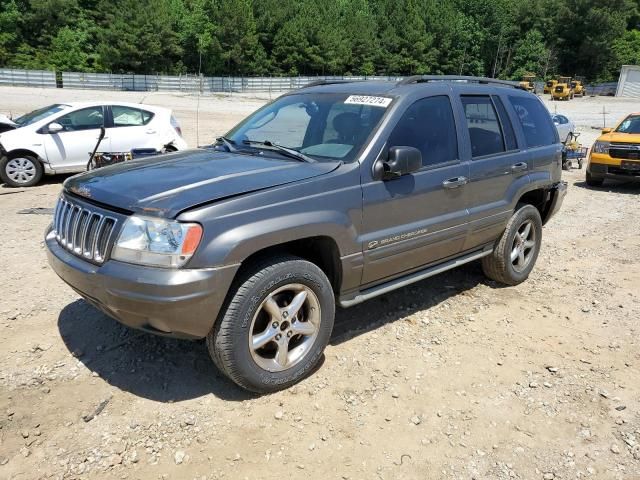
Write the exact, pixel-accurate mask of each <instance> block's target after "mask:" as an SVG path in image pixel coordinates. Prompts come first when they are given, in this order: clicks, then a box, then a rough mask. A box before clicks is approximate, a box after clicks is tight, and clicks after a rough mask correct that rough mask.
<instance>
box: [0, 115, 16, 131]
mask: <svg viewBox="0 0 640 480" xmlns="http://www.w3.org/2000/svg"><path fill="white" fill-rule="evenodd" d="M0 123H3V124H5V125H11V126H12V127H16V128H18V124H17V123H16V122H14V121H13V120H11V119H10V118H9V117H7V116H6V115H2V114H1V113H0Z"/></svg>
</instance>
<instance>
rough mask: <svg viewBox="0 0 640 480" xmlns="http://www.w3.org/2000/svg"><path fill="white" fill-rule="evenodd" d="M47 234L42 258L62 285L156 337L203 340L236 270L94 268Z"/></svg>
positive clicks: (121, 264) (113, 265)
mask: <svg viewBox="0 0 640 480" xmlns="http://www.w3.org/2000/svg"><path fill="white" fill-rule="evenodd" d="M49 230H50V229H49ZM49 230H48V231H47V235H46V238H45V244H46V247H47V257H48V260H49V264H50V265H51V267H52V268H53V270H54V271H55V272H56V274H58V276H59V277H60V278H61V279H62V280H64V281H65V282H66V283H67V284H68V285H69V286H71V288H73V289H74V290H75V291H76V292H78V293H79V294H80V295H81V296H82V297H83V298H84V299H85V300H87V301H88V302H89V303H91V304H92V305H93V306H95V307H97V308H99V309H100V310H102V311H103V312H105V313H106V314H107V315H109V316H111V317H113V318H115V319H116V320H117V321H119V322H120V323H122V324H124V325H127V326H129V327H133V328H137V329H141V330H145V331H148V332H151V333H155V334H159V335H165V336H172V337H180V338H202V337H205V336H206V335H207V333H209V331H210V330H211V328H212V327H213V324H214V322H215V320H216V318H217V316H218V312H219V311H220V308H221V306H222V304H223V302H224V299H225V297H226V294H227V291H228V289H229V287H230V286H231V282H232V281H233V278H234V276H235V274H236V272H237V270H238V268H239V265H231V266H225V267H219V268H210V269H191V270H190V269H163V268H154V267H145V266H140V265H132V264H128V263H124V262H118V261H115V260H108V261H107V262H105V263H104V264H103V265H101V266H97V265H93V264H91V263H88V262H86V261H84V260H82V259H81V258H78V257H76V256H75V255H72V254H71V253H69V252H68V251H67V250H65V249H63V248H62V247H61V246H60V245H58V242H57V241H56V239H55V238H54V237H53V235H49Z"/></svg>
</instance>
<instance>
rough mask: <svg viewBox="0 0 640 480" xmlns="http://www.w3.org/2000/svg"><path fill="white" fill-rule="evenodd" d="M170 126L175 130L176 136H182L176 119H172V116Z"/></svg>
mask: <svg viewBox="0 0 640 480" xmlns="http://www.w3.org/2000/svg"><path fill="white" fill-rule="evenodd" d="M171 126H172V127H173V128H174V129H175V131H176V132H178V135H180V136H182V129H181V128H180V124H179V123H178V120H176V117H174V116H173V115H171Z"/></svg>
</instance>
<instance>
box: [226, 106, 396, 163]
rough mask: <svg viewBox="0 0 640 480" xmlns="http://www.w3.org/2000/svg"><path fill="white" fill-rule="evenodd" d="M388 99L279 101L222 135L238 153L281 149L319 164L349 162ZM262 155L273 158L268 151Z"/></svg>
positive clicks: (383, 109)
mask: <svg viewBox="0 0 640 480" xmlns="http://www.w3.org/2000/svg"><path fill="white" fill-rule="evenodd" d="M391 101H392V99H391V98H389V97H381V96H362V95H348V94H334V93H307V94H304V93H301V94H295V95H287V96H284V97H281V98H279V99H277V100H276V101H274V102H273V103H270V104H268V105H266V106H265V107H263V108H262V109H260V110H258V111H257V112H256V113H254V114H253V115H251V116H249V117H248V118H247V119H245V120H244V121H243V122H241V123H240V124H239V125H238V126H236V127H235V128H234V129H233V130H231V131H230V132H229V133H228V134H227V135H226V137H225V138H226V139H228V140H230V141H231V142H233V144H234V145H236V146H237V147H238V149H240V150H244V149H245V148H254V149H260V146H259V145H257V144H256V142H268V143H270V144H273V145H279V146H283V147H287V148H289V149H292V150H296V151H298V152H300V153H303V154H304V155H306V156H308V157H311V158H313V159H315V160H319V161H323V160H325V161H330V160H342V161H345V162H348V161H351V160H353V159H354V158H355V156H356V155H357V153H358V152H359V151H360V149H361V148H362V145H363V144H364V142H365V141H366V140H367V138H368V137H369V135H370V134H371V132H373V130H374V129H375V128H376V126H377V125H378V123H379V122H380V119H381V118H382V116H383V115H384V112H385V111H386V109H387V107H388V106H389V104H390V103H391ZM265 154H276V155H278V153H277V152H274V151H268V152H265Z"/></svg>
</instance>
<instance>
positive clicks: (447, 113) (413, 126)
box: [389, 95, 458, 167]
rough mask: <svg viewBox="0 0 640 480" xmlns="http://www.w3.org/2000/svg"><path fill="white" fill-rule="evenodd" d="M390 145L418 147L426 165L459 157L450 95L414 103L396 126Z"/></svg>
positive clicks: (390, 138)
mask: <svg viewBox="0 0 640 480" xmlns="http://www.w3.org/2000/svg"><path fill="white" fill-rule="evenodd" d="M389 146H390V147H399V146H406V147H414V148H417V149H418V150H420V152H421V153H422V165H423V166H429V167H431V166H433V165H438V164H440V163H446V162H451V161H453V160H457V159H458V139H457V135H456V124H455V121H454V119H453V110H452V109H451V101H450V100H449V97H447V96H444V95H443V96H437V97H428V98H423V99H421V100H418V101H417V102H415V103H414V104H413V105H411V106H410V107H409V108H408V109H407V111H406V112H404V114H403V115H402V118H400V120H399V121H398V124H397V125H396V126H395V128H394V129H393V132H392V133H391V136H390V137H389Z"/></svg>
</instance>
